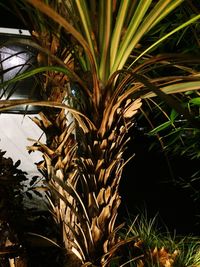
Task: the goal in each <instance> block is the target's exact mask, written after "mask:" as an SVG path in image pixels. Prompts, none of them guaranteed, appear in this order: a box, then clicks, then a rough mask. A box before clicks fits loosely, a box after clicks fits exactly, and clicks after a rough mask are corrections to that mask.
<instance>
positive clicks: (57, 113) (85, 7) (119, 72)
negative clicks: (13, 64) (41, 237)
mask: <svg viewBox="0 0 200 267" xmlns="http://www.w3.org/2000/svg"><path fill="white" fill-rule="evenodd" d="M183 2H184V1H183V0H169V1H166V0H159V1H152V0H141V1H130V0H124V1H117V0H108V1H107V0H105V1H104V0H101V1H93V0H91V1H89V0H88V1H86V0H77V1H64V0H61V1H57V0H53V1H48V0H47V1H40V0H21V1H14V4H15V5H14V7H15V8H16V10H17V12H19V15H20V16H21V17H22V19H24V18H25V19H24V22H26V20H28V25H27V26H28V27H29V29H30V31H31V33H32V40H25V41H24V40H18V42H19V43H23V44H27V45H30V46H33V47H34V48H36V49H37V50H38V56H37V59H38V64H39V66H38V68H35V69H34V70H31V71H29V72H26V73H23V74H20V75H18V76H16V77H15V78H13V79H12V80H11V81H7V82H4V83H2V86H4V87H5V86H6V85H7V84H9V83H11V82H16V81H19V80H21V79H24V78H26V77H29V76H32V75H36V77H37V78H38V82H40V84H41V88H42V94H43V95H44V96H45V98H46V100H44V101H40V102H39V101H37V102H36V101H31V100H29V101H27V100H23V101H21V100H20V101H12V100H8V101H1V108H2V110H3V109H4V110H5V109H8V108H11V107H13V106H15V105H19V104H28V105H39V106H42V112H40V119H38V118H35V119H33V121H34V122H35V123H36V124H37V125H38V126H39V127H40V128H41V129H42V130H43V131H44V133H45V134H46V137H47V142H46V144H43V143H41V142H40V141H39V140H35V141H34V143H33V145H32V146H30V147H29V148H28V149H29V151H35V150H39V151H41V152H42V155H43V158H44V161H43V162H40V163H38V169H39V170H40V171H41V172H42V173H43V174H44V176H45V178H46V184H47V186H48V187H49V193H48V195H47V197H48V199H49V206H50V209H51V211H52V214H53V216H54V218H55V222H56V223H57V225H58V226H59V231H60V233H59V235H58V243H59V245H60V246H61V247H63V248H65V250H66V253H67V263H66V264H67V265H66V266H108V265H109V264H110V261H111V259H112V258H113V257H114V256H115V254H116V253H117V250H118V248H119V247H120V246H121V245H123V244H125V243H127V242H132V241H133V238H131V239H127V240H121V239H119V237H118V236H117V231H118V230H119V229H120V227H122V225H119V226H116V219H117V211H118V207H119V205H120V202H121V199H120V195H119V183H120V180H121V177H122V171H123V168H124V166H125V164H126V162H127V161H128V160H129V159H127V160H125V159H124V156H123V155H124V151H125V149H126V148H127V143H128V141H129V139H130V136H129V130H130V128H131V127H133V125H134V123H135V118H136V113H137V112H138V110H140V108H141V104H142V98H143V99H145V98H149V97H152V96H154V95H158V96H159V97H161V98H162V99H163V100H164V101H166V103H167V104H169V105H170V106H172V107H174V108H175V109H176V110H177V111H178V112H181V113H182V114H184V115H185V117H186V118H187V119H188V120H189V121H190V123H193V124H197V122H196V121H195V120H194V119H193V117H192V116H191V114H190V113H189V112H187V110H185V109H184V108H183V107H182V106H181V105H177V101H176V100H175V99H174V98H172V97H171V96H170V95H168V94H171V93H177V92H180V91H182V92H183V91H187V90H196V89H198V88H199V86H200V81H199V78H198V75H197V72H196V71H195V70H194V69H192V68H190V67H188V68H185V67H184V65H183V63H184V62H185V61H186V57H184V56H179V55H158V56H152V55H150V54H148V53H149V52H150V51H151V50H153V49H155V48H156V47H157V46H158V45H159V44H160V43H162V42H163V41H164V40H165V39H167V38H168V37H170V36H171V35H172V34H174V33H176V32H177V31H178V30H181V29H183V28H185V27H187V26H188V25H190V24H191V23H195V22H196V21H197V20H198V19H199V18H200V15H196V16H194V17H192V19H190V20H188V21H186V22H185V23H182V24H181V25H180V26H178V27H177V28H175V29H173V30H172V31H170V32H169V33H168V34H166V35H164V36H162V37H161V38H159V39H157V41H156V42H154V43H152V44H151V45H148V46H147V45H145V43H143V42H142V41H143V38H144V36H145V35H147V34H148V33H149V32H150V31H152V29H155V28H156V29H157V30H158V31H159V32H161V28H162V24H161V22H162V21H163V20H164V19H165V18H166V16H167V15H169V14H172V12H175V10H176V8H177V7H178V6H180V5H181V4H183ZM20 10H25V14H24V13H23V15H21V13H20ZM187 61H188V62H189V63H190V62H194V59H193V58H190V59H188V58H187ZM196 62H198V60H196ZM166 65H167V66H170V67H171V68H172V69H173V70H177V73H181V74H177V75H171V74H170V75H169V76H159V77H156V76H155V77H151V75H152V74H151V71H152V70H153V69H156V68H157V67H160V68H162V67H164V66H166ZM171 73H173V72H171ZM166 93H167V94H166ZM70 114H71V115H72V119H71V117H70Z"/></svg>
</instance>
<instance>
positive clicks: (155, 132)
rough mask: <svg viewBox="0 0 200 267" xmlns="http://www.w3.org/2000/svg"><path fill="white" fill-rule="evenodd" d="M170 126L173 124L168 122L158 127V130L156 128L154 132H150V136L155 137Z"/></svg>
mask: <svg viewBox="0 0 200 267" xmlns="http://www.w3.org/2000/svg"><path fill="white" fill-rule="evenodd" d="M170 125H172V122H171V121H166V122H164V123H162V124H161V125H159V126H157V127H156V128H154V129H153V130H152V131H150V132H149V135H155V134H157V133H158V132H160V131H162V130H165V129H167V128H168V127H169V126H170Z"/></svg>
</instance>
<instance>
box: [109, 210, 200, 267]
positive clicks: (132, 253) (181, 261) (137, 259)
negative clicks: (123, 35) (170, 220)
mask: <svg viewBox="0 0 200 267" xmlns="http://www.w3.org/2000/svg"><path fill="white" fill-rule="evenodd" d="M127 224H128V227H127V228H125V229H124V231H123V232H122V233H121V234H122V236H123V238H124V239H126V238H130V237H134V240H132V242H131V243H129V244H128V245H126V247H125V248H124V250H123V253H122V254H121V255H123V256H122V257H121V258H116V262H115V263H114V262H113V266H120V267H122V266H131V267H144V266H145V267H152V266H153V267H179V266H181V267H189V266H193V267H198V266H199V264H200V253H199V251H200V243H199V240H198V238H197V237H193V236H188V237H181V236H175V235H174V236H172V235H171V233H169V232H168V230H167V227H166V226H165V225H164V226H163V227H162V228H160V227H158V217H157V216H155V217H154V218H152V219H149V218H148V217H147V213H146V212H140V214H139V215H138V216H134V219H132V218H129V220H128V222H127ZM163 228H165V232H164V230H163ZM127 259H128V260H127ZM122 261H124V263H122ZM119 262H120V264H121V265H120V264H119ZM117 264H118V265H117Z"/></svg>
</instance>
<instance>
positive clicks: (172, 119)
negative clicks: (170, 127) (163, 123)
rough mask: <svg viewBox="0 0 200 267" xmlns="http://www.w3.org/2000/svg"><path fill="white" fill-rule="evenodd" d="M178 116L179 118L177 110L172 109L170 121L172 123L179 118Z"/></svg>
mask: <svg viewBox="0 0 200 267" xmlns="http://www.w3.org/2000/svg"><path fill="white" fill-rule="evenodd" d="M177 116H178V113H177V112H176V110H175V109H172V111H171V114H170V120H171V122H172V123H173V122H174V120H175V119H176V118H177Z"/></svg>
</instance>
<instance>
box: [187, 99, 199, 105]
mask: <svg viewBox="0 0 200 267" xmlns="http://www.w3.org/2000/svg"><path fill="white" fill-rule="evenodd" d="M189 103H191V104H193V105H195V106H200V97H195V98H193V99H191V100H190V101H189Z"/></svg>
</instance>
